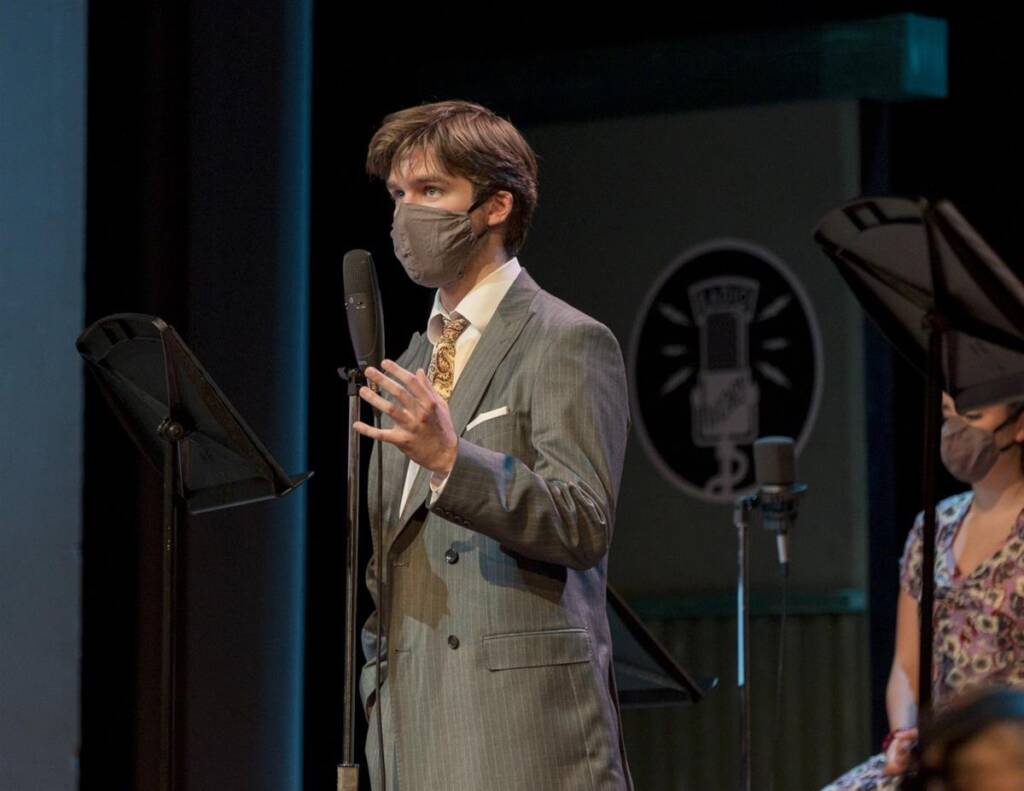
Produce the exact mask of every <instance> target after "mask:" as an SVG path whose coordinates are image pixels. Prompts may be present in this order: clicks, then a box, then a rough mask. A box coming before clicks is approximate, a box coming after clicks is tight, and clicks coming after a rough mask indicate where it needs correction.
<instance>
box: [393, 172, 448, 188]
mask: <svg viewBox="0 0 1024 791" xmlns="http://www.w3.org/2000/svg"><path fill="white" fill-rule="evenodd" d="M450 182H451V176H447V175H445V174H444V173H426V174H424V175H422V176H417V177H416V178H412V179H409V183H411V184H416V185H422V184H448V183H450ZM385 186H386V187H387V188H388V191H392V192H393V191H394V190H396V189H398V184H397V183H396V182H395V181H392V180H391V179H388V180H387V182H386V184H385Z"/></svg>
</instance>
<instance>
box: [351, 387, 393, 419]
mask: <svg viewBox="0 0 1024 791" xmlns="http://www.w3.org/2000/svg"><path fill="white" fill-rule="evenodd" d="M359 397H360V398H362V399H363V400H364V401H365V402H366V403H367V404H369V405H370V406H372V407H375V408H376V409H379V410H380V411H381V412H383V413H384V414H385V415H387V416H388V417H390V418H392V419H393V420H394V419H396V418H397V417H399V415H398V413H399V412H402V411H404V410H402V408H401V406H399V405H396V404H393V403H391V402H390V401H388V400H387V399H386V398H384V396H382V395H380V394H379V393H375V392H373V390H372V389H370V388H369V387H366V386H365V385H364V386H363V387H360V388H359Z"/></svg>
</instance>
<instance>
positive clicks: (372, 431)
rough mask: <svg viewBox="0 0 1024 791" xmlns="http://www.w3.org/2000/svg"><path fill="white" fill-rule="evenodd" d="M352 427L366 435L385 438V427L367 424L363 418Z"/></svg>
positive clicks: (373, 437) (372, 437)
mask: <svg viewBox="0 0 1024 791" xmlns="http://www.w3.org/2000/svg"><path fill="white" fill-rule="evenodd" d="M352 428H354V429H355V430H356V431H358V432H359V433H360V434H362V435H363V436H364V437H369V438H370V439H384V431H385V429H381V428H374V427H373V426H370V425H367V424H366V423H364V422H363V421H361V420H357V421H356V422H355V423H353V424H352Z"/></svg>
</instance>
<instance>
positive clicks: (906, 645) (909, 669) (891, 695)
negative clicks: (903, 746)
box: [885, 588, 920, 731]
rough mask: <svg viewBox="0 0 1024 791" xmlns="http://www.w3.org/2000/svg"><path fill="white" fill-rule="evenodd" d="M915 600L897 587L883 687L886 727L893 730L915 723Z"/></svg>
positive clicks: (917, 650)
mask: <svg viewBox="0 0 1024 791" xmlns="http://www.w3.org/2000/svg"><path fill="white" fill-rule="evenodd" d="M917 610H918V605H917V600H916V599H914V597H913V596H911V595H910V594H909V593H907V591H906V590H903V589H902V588H901V589H900V598H899V604H898V605H897V607H896V651H895V652H894V654H893V658H892V670H891V671H890V672H889V683H888V685H887V686H886V690H885V708H886V711H887V712H888V714H889V728H890V730H893V731H897V730H902V729H904V728H913V727H915V726H916V725H917V674H918V664H919V662H918V660H919V650H920V649H919V646H920V633H919V631H918V630H919V625H918V617H917Z"/></svg>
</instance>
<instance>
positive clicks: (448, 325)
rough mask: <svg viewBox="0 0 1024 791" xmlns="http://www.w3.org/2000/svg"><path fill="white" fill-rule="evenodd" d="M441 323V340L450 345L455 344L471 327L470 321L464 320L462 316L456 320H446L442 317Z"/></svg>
mask: <svg viewBox="0 0 1024 791" xmlns="http://www.w3.org/2000/svg"><path fill="white" fill-rule="evenodd" d="M441 322H442V323H441V340H442V341H447V342H448V343H454V342H455V341H456V340H457V339H458V337H459V336H460V335H461V334H462V332H463V330H465V329H466V327H468V326H469V319H464V318H463V317H462V316H459V317H458V318H454V319H446V318H444V317H443V316H442V317H441Z"/></svg>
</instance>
